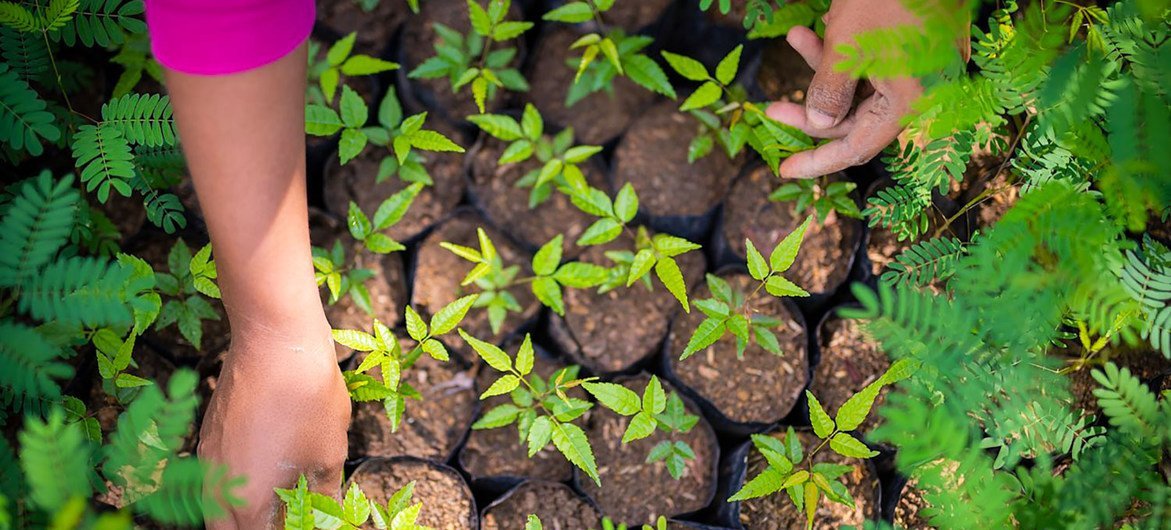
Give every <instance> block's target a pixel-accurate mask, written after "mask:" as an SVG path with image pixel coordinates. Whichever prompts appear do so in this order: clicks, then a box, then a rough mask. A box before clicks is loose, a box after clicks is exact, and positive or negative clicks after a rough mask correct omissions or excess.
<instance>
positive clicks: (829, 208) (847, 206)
mask: <svg viewBox="0 0 1171 530" xmlns="http://www.w3.org/2000/svg"><path fill="white" fill-rule="evenodd" d="M856 187H857V184H854V183H853V182H841V181H838V182H833V181H830V179H829V178H828V177H821V178H817V179H800V180H797V181H795V182H786V183H785V184H782V185H781V186H780V187H778V188H777V189H776V190H774V191H773V192H772V193H771V194H769V196H768V199H769V200H770V201H776V202H785V201H793V202H794V203H796V204H795V207H796V211H797V214H798V215H801V214H802V213H804V212H805V211H806V210H807V209H808V208H809V207H810V206H812V207H813V211H814V212H816V213H817V222H818V223H824V222H825V219H826V217H828V216H829V213H830V212H837V213H838V215H842V216H845V217H850V218H853V219H860V218H861V217H862V212H861V211H859V210H858V205H857V204H855V203H854V199H853V197H851V196H850V194H851V193H853V192H854V189H855V188H856Z"/></svg>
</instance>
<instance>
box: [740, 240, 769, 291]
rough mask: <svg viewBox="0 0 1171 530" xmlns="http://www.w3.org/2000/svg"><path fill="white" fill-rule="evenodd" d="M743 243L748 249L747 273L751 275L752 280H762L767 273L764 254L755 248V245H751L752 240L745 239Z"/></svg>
mask: <svg viewBox="0 0 1171 530" xmlns="http://www.w3.org/2000/svg"><path fill="white" fill-rule="evenodd" d="M744 245H745V247H747V249H748V274H750V275H752V278H753V279H754V280H758V281H763V280H764V277H765V276H768V273H769V268H768V262H767V261H765V259H764V255H763V254H761V253H760V251H759V250H756V245H753V244H752V241H750V240H748V239H745V240H744Z"/></svg>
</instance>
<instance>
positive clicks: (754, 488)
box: [728, 467, 785, 502]
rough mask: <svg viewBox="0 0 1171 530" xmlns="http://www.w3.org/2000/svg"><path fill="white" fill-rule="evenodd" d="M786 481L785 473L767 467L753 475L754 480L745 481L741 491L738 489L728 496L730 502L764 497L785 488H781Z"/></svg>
mask: <svg viewBox="0 0 1171 530" xmlns="http://www.w3.org/2000/svg"><path fill="white" fill-rule="evenodd" d="M784 482H785V475H783V474H781V472H780V471H777V470H776V469H773V468H771V467H770V468H767V469H765V470H764V471H762V472H761V473H760V474H759V475H757V476H755V477H753V478H752V480H749V481H748V482H747V483H745V484H744V487H742V488H740V491H737V492H736V493H735V494H733V495H732V496H731V497H729V498H728V502H735V501H742V500H747V499H755V498H758V497H764V496H765V495H772V494H773V493H776V492H778V491H781V489H783V488H781V485H782V484H784Z"/></svg>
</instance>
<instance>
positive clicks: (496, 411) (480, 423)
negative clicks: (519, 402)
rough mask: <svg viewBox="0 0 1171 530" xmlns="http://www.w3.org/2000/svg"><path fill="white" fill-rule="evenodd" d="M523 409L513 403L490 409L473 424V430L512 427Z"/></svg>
mask: <svg viewBox="0 0 1171 530" xmlns="http://www.w3.org/2000/svg"><path fill="white" fill-rule="evenodd" d="M520 411H521V409H520V408H518V407H517V406H516V405H513V404H512V403H504V404H502V405H497V406H495V407H492V408H491V409H488V412H485V413H484V414H483V415H482V416H480V419H478V420H476V423H473V424H472V429H473V430H477V431H478V430H483V429H496V428H499V427H504V426H505V425H511V424H512V423H513V422H515V421H516V418H517V415H518V414H520Z"/></svg>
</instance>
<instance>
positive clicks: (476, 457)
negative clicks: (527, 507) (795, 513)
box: [459, 340, 585, 528]
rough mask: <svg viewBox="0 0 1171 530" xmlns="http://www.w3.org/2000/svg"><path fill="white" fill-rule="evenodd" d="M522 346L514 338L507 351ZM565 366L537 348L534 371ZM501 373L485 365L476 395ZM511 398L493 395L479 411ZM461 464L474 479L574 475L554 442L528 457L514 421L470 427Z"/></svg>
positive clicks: (544, 373) (541, 372)
mask: <svg viewBox="0 0 1171 530" xmlns="http://www.w3.org/2000/svg"><path fill="white" fill-rule="evenodd" d="M519 347H520V342H519V341H516V340H513V341H510V343H509V344H506V345H505V346H504V351H506V352H508V353H509V355H512V354H515V353H516V351H517V349H518V348H519ZM563 366H565V364H564V363H561V362H558V361H555V360H553V359H551V358H550V357H549V356H548V355H547V354H544V353H543V352H542V351H540V350H538V352H537V355H536V356H535V357H534V364H533V371H534V372H535V373H537V374H539V375H540V376H541V377H543V378H546V379H547V378H548V377H549V375H550V374H552V373H553V372H555V371H557V370H558V369H560V368H562V367H563ZM499 376H500V373H499V372H497V371H495V370H492V369H489V368H486V367H482V369H481V370H480V372H479V373H478V374H477V375H476V395H477V396H478V395H480V392H483V391H484V390H486V389H487V388H488V387H489V386H491V385H492V382H493V381H495V380H496V379H497V378H498V377H499ZM568 394H570V395H571V396H572V397H576V398H581V399H585V395H584V392H582V391H581V389H575V390H573V391H571V392H569V393H568ZM511 402H512V399H511V398H510V397H509V396H508V395H503V396H493V397H490V398H488V399H486V400H484V401H483V402H482V403H481V404H480V411H481V412H487V411H489V410H491V409H493V408H495V407H496V406H498V405H501V404H504V403H511ZM459 464H460V467H462V468H463V469H464V470H466V471H467V472H468V474H469V475H471V476H472V478H473V480H474V479H478V478H486V477H508V478H530V479H544V480H549V481H556V482H564V481H567V480H569V479H571V478H573V466H572V465H571V464H570V463H569V461H568V460H566V459H565V457H563V456H561V453H558V452H557V450H556V449H554V448H553V446H552V445H549V446H547V447H545V448H544V449H542V450H540V451H538V452H537V454H535V455H533V457H532V458H529V456H528V446H527V444H525V443H523V442H522V441H521V440H520V439H519V438H518V436H517V428H516V426H515V424H513V425H509V426H506V427H500V428H497V429H485V430H473V431H471V433H470V434H468V440H467V443H465V444H464V447H463V449H461V450H460V453H459ZM543 519H544V518H543V517H542V520H543ZM522 526H523V525H522ZM509 528H511V527H509Z"/></svg>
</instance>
